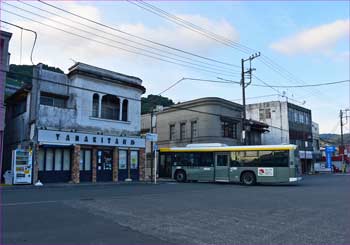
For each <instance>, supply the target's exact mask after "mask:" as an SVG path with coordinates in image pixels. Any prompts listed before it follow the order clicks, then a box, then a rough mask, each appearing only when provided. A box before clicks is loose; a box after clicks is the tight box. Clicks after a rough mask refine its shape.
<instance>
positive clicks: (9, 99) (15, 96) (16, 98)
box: [5, 83, 32, 104]
mask: <svg viewBox="0 0 350 245" xmlns="http://www.w3.org/2000/svg"><path fill="white" fill-rule="evenodd" d="M31 89H32V85H31V84H28V83H26V84H24V85H23V86H22V87H21V88H20V89H18V90H17V91H16V92H15V93H13V94H12V95H10V96H9V97H7V98H6V100H5V102H6V103H9V104H11V103H12V102H15V101H19V100H21V99H22V98H23V97H26V96H27V94H28V92H29V91H30V90H31Z"/></svg>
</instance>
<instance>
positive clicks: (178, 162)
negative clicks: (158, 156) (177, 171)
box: [173, 152, 183, 166]
mask: <svg viewBox="0 0 350 245" xmlns="http://www.w3.org/2000/svg"><path fill="white" fill-rule="evenodd" d="M182 159H183V153H181V152H176V153H174V155H173V163H174V166H183V165H182V163H183V161H182Z"/></svg>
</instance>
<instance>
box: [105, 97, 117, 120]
mask: <svg viewBox="0 0 350 245" xmlns="http://www.w3.org/2000/svg"><path fill="white" fill-rule="evenodd" d="M119 111H120V100H119V98H118V97H117V96H114V95H109V94H107V95H104V96H103V97H102V109H101V118H105V119H110V120H119Z"/></svg>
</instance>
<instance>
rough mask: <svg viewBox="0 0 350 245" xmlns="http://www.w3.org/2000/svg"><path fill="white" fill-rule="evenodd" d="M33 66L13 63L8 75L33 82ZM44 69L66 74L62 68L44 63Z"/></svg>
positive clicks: (22, 80) (26, 81)
mask: <svg viewBox="0 0 350 245" xmlns="http://www.w3.org/2000/svg"><path fill="white" fill-rule="evenodd" d="M33 67H34V66H33V65H15V64H11V65H10V72H9V73H8V74H7V77H8V78H11V79H13V80H16V81H19V82H22V83H31V82H32V76H33ZM43 69H44V70H48V71H54V72H57V73H62V74H64V72H63V71H62V70H61V69H60V68H57V67H52V66H48V65H45V64H43Z"/></svg>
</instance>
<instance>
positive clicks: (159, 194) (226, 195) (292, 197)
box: [1, 175, 350, 244]
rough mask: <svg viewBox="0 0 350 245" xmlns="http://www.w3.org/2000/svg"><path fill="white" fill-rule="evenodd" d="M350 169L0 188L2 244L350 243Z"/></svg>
mask: <svg viewBox="0 0 350 245" xmlns="http://www.w3.org/2000/svg"><path fill="white" fill-rule="evenodd" d="M349 187H350V176H332V175H322V176H307V177H305V179H304V181H303V182H302V183H300V184H298V185H294V186H271V185H270V186H254V187H245V186H241V185H231V184H212V183H185V184H178V183H161V184H158V185H152V184H141V183H140V184H122V185H117V184H106V185H86V186H65V187H62V186H61V187H57V186H56V187H44V188H20V189H13V188H10V189H6V188H3V189H2V193H1V197H2V210H1V211H2V219H1V220H2V232H1V234H2V237H1V239H2V240H1V243H2V244H4V243H5V244H117V243H118V244H140V243H142V244H165V243H166V244H169V243H181V244H184V243H186V244H199V243H201V244H203V243H207V244H218V243H220V244H350V195H349V194H350V193H349V192H350V191H349Z"/></svg>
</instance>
